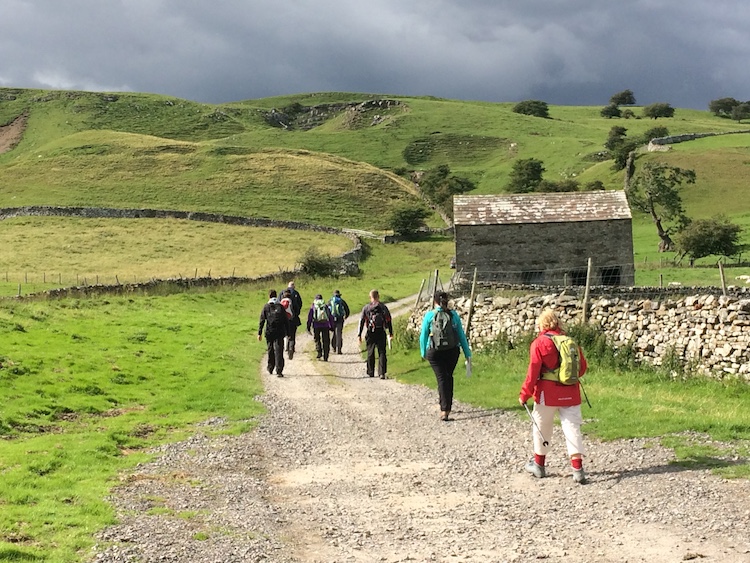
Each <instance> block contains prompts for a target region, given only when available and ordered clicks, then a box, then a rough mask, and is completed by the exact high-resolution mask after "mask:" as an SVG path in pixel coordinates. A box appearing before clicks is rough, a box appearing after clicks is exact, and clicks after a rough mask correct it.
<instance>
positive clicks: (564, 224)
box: [453, 191, 635, 286]
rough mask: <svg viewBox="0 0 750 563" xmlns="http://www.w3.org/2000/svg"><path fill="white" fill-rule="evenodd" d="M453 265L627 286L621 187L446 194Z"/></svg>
mask: <svg viewBox="0 0 750 563" xmlns="http://www.w3.org/2000/svg"><path fill="white" fill-rule="evenodd" d="M453 221H454V225H455V233H456V269H457V271H462V270H463V272H464V275H465V276H470V275H473V272H474V268H476V269H477V279H478V280H481V281H496V282H500V283H523V284H539V285H585V283H586V273H587V269H588V259H589V258H591V259H592V261H593V269H592V284H593V285H624V286H632V285H633V284H634V279H635V268H634V265H633V231H632V224H631V223H632V216H631V214H630V207H629V206H628V202H627V199H626V198H625V192H623V191H595V192H566V193H545V194H538V193H535V194H512V195H469V196H456V197H454V198H453Z"/></svg>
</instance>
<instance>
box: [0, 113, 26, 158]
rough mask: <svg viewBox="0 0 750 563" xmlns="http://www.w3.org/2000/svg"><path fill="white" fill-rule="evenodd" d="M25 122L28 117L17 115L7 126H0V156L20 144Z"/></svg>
mask: <svg viewBox="0 0 750 563" xmlns="http://www.w3.org/2000/svg"><path fill="white" fill-rule="evenodd" d="M27 120H28V116H27V115H25V114H23V115H19V116H18V117H17V118H16V119H14V120H13V121H11V122H10V123H9V124H8V125H2V126H0V154H3V153H4V152H8V151H9V150H11V149H13V147H15V146H16V145H17V144H18V143H19V142H21V139H22V138H23V132H24V129H26V121H27Z"/></svg>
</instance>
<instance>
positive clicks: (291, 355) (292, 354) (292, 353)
mask: <svg viewBox="0 0 750 563" xmlns="http://www.w3.org/2000/svg"><path fill="white" fill-rule="evenodd" d="M287 356H288V357H289V359H290V360H291V359H292V358H293V357H294V350H289V351H288V352H287Z"/></svg>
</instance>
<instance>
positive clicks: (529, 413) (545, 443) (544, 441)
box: [523, 403, 549, 448]
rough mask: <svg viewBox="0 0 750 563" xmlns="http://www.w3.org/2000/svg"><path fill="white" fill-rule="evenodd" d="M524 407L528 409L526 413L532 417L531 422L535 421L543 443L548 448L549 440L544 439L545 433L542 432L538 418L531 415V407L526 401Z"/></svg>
mask: <svg viewBox="0 0 750 563" xmlns="http://www.w3.org/2000/svg"><path fill="white" fill-rule="evenodd" d="M523 408H525V409H526V413H527V414H528V415H529V418H530V419H531V422H533V423H534V426H535V427H536V431H537V432H539V435H540V436H541V437H542V445H543V446H544V447H545V448H546V447H547V446H549V442H548V441H547V440H545V439H544V434H542V431H541V429H540V428H539V425H538V424H537V423H536V420H534V417H533V416H531V411H530V410H529V407H528V405H527V404H526V403H524V404H523Z"/></svg>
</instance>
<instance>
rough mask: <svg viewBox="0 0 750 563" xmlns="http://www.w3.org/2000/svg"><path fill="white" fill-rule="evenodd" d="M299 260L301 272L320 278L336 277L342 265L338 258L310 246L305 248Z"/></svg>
mask: <svg viewBox="0 0 750 563" xmlns="http://www.w3.org/2000/svg"><path fill="white" fill-rule="evenodd" d="M299 262H300V269H301V270H302V272H304V273H305V274H308V275H309V276H312V277H320V278H330V277H334V278H335V277H338V275H339V272H340V271H341V268H342V266H343V264H342V263H341V259H340V258H337V257H335V256H331V255H330V254H323V253H321V252H320V251H319V250H318V249H317V248H315V247H312V246H311V247H310V248H308V249H307V251H306V252H305V254H304V255H303V256H302V258H300V260H299Z"/></svg>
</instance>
